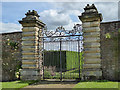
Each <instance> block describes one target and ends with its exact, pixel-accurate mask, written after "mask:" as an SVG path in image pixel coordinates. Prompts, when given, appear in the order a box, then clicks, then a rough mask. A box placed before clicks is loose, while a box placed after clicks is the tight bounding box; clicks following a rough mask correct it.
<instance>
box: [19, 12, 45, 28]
mask: <svg viewBox="0 0 120 90" xmlns="http://www.w3.org/2000/svg"><path fill="white" fill-rule="evenodd" d="M25 15H26V17H24V18H22V20H20V21H19V23H20V24H22V25H24V26H31V25H32V26H39V25H40V26H42V27H44V26H45V24H44V23H43V22H42V21H41V20H40V19H39V17H40V16H39V15H38V13H37V11H35V10H32V11H31V10H28V12H27V13H26V14H25ZM30 23H32V24H30Z"/></svg>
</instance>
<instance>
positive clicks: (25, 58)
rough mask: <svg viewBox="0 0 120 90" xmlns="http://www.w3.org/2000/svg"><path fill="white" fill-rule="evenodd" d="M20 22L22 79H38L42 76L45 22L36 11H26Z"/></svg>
mask: <svg viewBox="0 0 120 90" xmlns="http://www.w3.org/2000/svg"><path fill="white" fill-rule="evenodd" d="M25 15H26V17H25V18H22V20H21V21H19V23H20V24H22V26H23V28H22V31H23V33H22V71H21V79H22V80H39V79H40V78H41V76H42V73H43V71H42V53H41V51H42V47H40V46H42V40H41V39H39V37H38V35H39V36H40V35H42V34H41V32H42V29H43V28H44V26H45V24H44V23H43V22H42V21H41V20H40V19H39V15H38V14H37V12H36V11H34V10H33V11H30V10H29V11H28V12H27V13H26V14H25Z"/></svg>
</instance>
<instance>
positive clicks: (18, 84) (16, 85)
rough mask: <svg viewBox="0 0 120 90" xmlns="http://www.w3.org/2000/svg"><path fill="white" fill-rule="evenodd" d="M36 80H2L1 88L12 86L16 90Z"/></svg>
mask: <svg viewBox="0 0 120 90" xmlns="http://www.w3.org/2000/svg"><path fill="white" fill-rule="evenodd" d="M36 82H38V81H33V80H30V81H21V80H18V81H10V82H2V89H3V90H4V89H5V88H12V89H14V90H17V89H19V88H23V87H25V86H28V85H31V84H33V83H36ZM15 88H16V89H15Z"/></svg>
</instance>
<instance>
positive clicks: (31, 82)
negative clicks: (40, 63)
mask: <svg viewBox="0 0 120 90" xmlns="http://www.w3.org/2000/svg"><path fill="white" fill-rule="evenodd" d="M37 82H39V80H27V81H23V80H20V81H19V82H17V83H28V84H29V85H31V84H35V83H37Z"/></svg>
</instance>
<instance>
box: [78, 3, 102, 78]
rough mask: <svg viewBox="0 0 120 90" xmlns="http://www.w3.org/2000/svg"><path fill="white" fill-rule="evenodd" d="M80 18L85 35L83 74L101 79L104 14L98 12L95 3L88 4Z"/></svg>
mask: <svg viewBox="0 0 120 90" xmlns="http://www.w3.org/2000/svg"><path fill="white" fill-rule="evenodd" d="M79 19H80V20H81V21H82V27H83V37H84V41H83V42H84V44H83V46H84V65H83V71H82V73H83V76H84V77H86V79H91V78H92V79H93V78H95V79H100V78H101V76H102V70H101V54H100V22H101V21H102V15H101V14H100V13H98V11H97V9H96V7H95V6H94V4H92V5H89V4H87V6H86V7H85V8H84V12H83V13H82V15H81V16H79ZM87 77H88V78H87Z"/></svg>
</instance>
